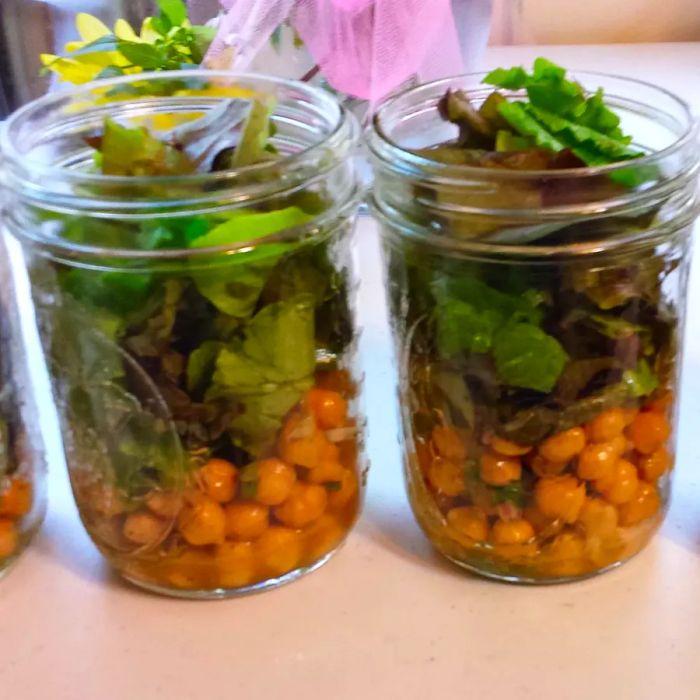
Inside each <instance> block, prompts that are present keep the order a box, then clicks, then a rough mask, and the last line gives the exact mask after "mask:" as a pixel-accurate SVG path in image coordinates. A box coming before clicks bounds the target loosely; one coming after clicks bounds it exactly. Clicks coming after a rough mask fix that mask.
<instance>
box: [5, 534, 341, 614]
mask: <svg viewBox="0 0 700 700" xmlns="http://www.w3.org/2000/svg"><path fill="white" fill-rule="evenodd" d="M341 547H342V543H341V545H340V546H338V547H336V548H335V549H334V550H332V551H330V552H328V553H327V554H325V555H324V556H323V557H321V558H320V559H319V560H318V561H315V562H314V563H313V564H310V565H309V566H304V567H302V568H299V569H294V570H293V571H290V572H289V573H286V574H284V575H282V576H278V577H277V578H270V579H266V580H265V581H259V582H258V583H253V584H251V585H249V586H241V587H239V588H214V589H205V590H202V589H193V590H189V589H186V588H173V587H170V586H159V585H158V584H156V583H148V582H147V581H142V580H140V579H138V578H136V577H135V576H129V574H127V573H124V572H121V571H117V573H118V574H119V575H120V576H121V577H122V578H123V579H124V580H125V581H128V582H129V583H131V584H132V585H134V586H136V587H137V588H140V589H142V590H144V591H148V592H149V593H155V594H157V595H162V596H168V597H170V598H182V599H184V600H224V599H226V598H240V597H243V596H247V595H252V594H254V593H262V592H263V591H268V590H271V589H273V588H278V587H279V586H284V585H285V584H287V583H292V581H296V580H297V579H299V578H301V577H302V576H305V575H306V574H310V573H312V572H313V571H316V569H320V568H321V567H322V566H323V565H324V564H325V563H326V562H327V561H328V560H329V559H330V558H331V557H332V556H333V555H334V554H335V553H336V552H337V551H338V550H339V549H340V548H341ZM0 575H1V574H0Z"/></svg>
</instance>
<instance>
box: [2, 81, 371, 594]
mask: <svg viewBox="0 0 700 700" xmlns="http://www.w3.org/2000/svg"><path fill="white" fill-rule="evenodd" d="M232 80H233V79H232V78H231V77H230V74H220V75H219V77H218V78H216V79H215V78H211V79H210V77H209V76H208V75H207V73H206V72H204V71H200V72H197V73H194V72H192V74H191V76H190V77H189V78H188V77H187V76H185V75H181V74H174V73H173V74H170V75H167V74H166V75H165V76H164V77H162V78H160V77H156V76H155V75H154V76H145V77H138V76H136V77H134V79H133V80H132V81H129V80H122V81H117V83H116V85H114V86H113V87H111V88H110V87H109V85H106V86H104V87H102V84H101V85H100V86H98V87H94V88H92V87H90V86H88V88H87V91H86V95H88V97H89V98H90V99H93V98H94V97H95V96H96V98H95V103H94V104H95V105H96V107H97V109H96V111H97V112H98V114H101V115H102V116H99V118H95V113H94V112H93V111H90V109H89V108H88V107H86V105H89V99H88V97H85V96H79V97H78V105H79V106H78V108H72V109H69V110H66V111H62V112H61V115H60V116H59V120H60V119H63V118H65V115H66V114H68V118H69V120H70V119H73V118H75V116H74V115H75V113H79V111H80V109H84V110H87V112H88V118H87V119H86V124H87V125H88V126H87V127H84V130H85V131H86V133H83V132H81V134H80V137H79V138H80V140H81V141H82V143H81V144H78V145H77V146H75V144H73V146H72V147H71V148H73V147H74V148H76V149H77V151H78V152H79V157H76V158H77V159H78V160H80V168H79V172H80V174H81V176H82V175H85V178H86V179H85V180H84V181H82V180H81V182H80V184H79V185H78V192H79V197H81V198H83V200H82V201H81V202H80V203H79V204H84V202H85V201H86V200H89V204H88V205H87V206H83V207H82V208H81V207H80V206H79V205H78V206H76V207H75V210H74V211H72V212H70V213H67V212H66V208H65V207H53V206H52V202H51V198H50V197H46V199H44V200H42V201H41V202H39V203H37V202H36V201H34V202H32V203H31V205H30V209H28V210H26V211H25V212H24V214H27V216H28V218H29V219H31V221H32V223H31V224H30V225H29V226H28V227H25V228H24V230H20V231H19V233H18V234H16V235H18V236H19V237H20V238H21V239H22V242H23V243H24V245H25V249H26V251H27V254H28V257H29V266H30V273H31V278H32V285H33V294H34V298H35V302H36V305H37V309H38V316H39V323H40V327H41V332H42V335H43V339H44V343H45V347H46V353H47V357H48V358H49V362H50V373H51V374H52V378H53V380H54V384H55V391H56V398H57V403H58V408H59V414H60V417H61V419H62V422H63V428H64V439H65V443H66V451H67V461H68V467H69V470H70V477H71V481H72V485H73V491H74V494H75V498H76V501H77V505H78V508H79V511H80V515H81V518H82V520H83V523H84V524H85V526H86V528H87V530H88V532H89V534H90V535H91V537H92V538H93V540H94V542H95V543H96V544H97V546H98V547H99V548H100V550H101V551H102V552H103V554H105V555H106V557H107V558H108V559H109V560H110V562H111V563H112V564H113V565H114V566H115V567H116V569H117V570H118V571H119V572H120V573H122V574H123V575H124V576H125V577H126V578H127V579H129V580H131V581H132V582H135V583H137V584H139V585H142V586H144V587H147V588H150V589H152V590H156V591H159V592H165V593H175V594H181V595H190V594H191V595H193V596H203V597H207V596H215V597H218V596H221V595H228V594H232V593H236V592H240V591H245V590H257V589H260V588H265V587H269V586H272V585H276V584H277V583H279V582H281V581H285V580H288V579H290V578H293V577H295V576H297V575H299V574H300V573H303V572H304V571H307V570H309V569H311V568H313V567H314V566H316V565H318V564H320V563H322V562H323V561H325V559H327V558H328V556H329V555H330V554H331V553H332V552H333V551H334V550H335V549H336V548H337V547H338V546H339V544H340V543H341V542H342V541H343V539H344V538H345V536H346V534H347V532H348V531H349V529H350V528H351V526H352V525H353V523H354V521H355V519H356V517H357V513H358V510H359V504H360V486H361V479H362V475H361V466H360V463H361V460H360V454H359V448H360V430H361V427H362V426H361V416H359V415H358V406H357V398H358V388H359V387H358V382H357V381H356V379H355V376H354V374H353V365H352V351H353V341H354V337H355V333H354V326H353V321H352V318H351V313H350V305H349V301H350V300H349V289H348V272H347V269H346V268H345V267H344V264H345V258H344V257H343V255H344V247H345V244H346V240H345V238H346V237H345V234H346V233H347V232H348V230H349V228H350V226H351V225H352V221H353V218H354V214H355V208H356V204H357V187H356V183H355V181H354V176H353V174H352V166H351V165H350V164H349V161H348V159H347V158H345V157H342V158H339V159H336V157H335V155H334V153H333V151H332V150H331V145H330V144H326V143H325V142H324V143H322V144H321V146H319V147H318V148H317V150H319V149H320V160H318V161H316V162H314V163H313V164H312V166H313V172H314V174H315V175H316V176H317V177H315V178H309V176H308V175H305V174H304V173H305V168H307V167H308V165H307V164H305V162H304V161H303V160H299V159H297V160H295V159H294V155H293V154H294V153H295V152H296V151H297V150H298V149H299V142H300V141H301V142H302V143H303V139H304V138H309V139H311V140H312V143H311V144H305V147H306V150H304V149H301V151H302V155H303V156H304V157H308V158H311V156H312V155H313V148H314V146H317V144H316V142H315V141H316V140H317V139H318V140H319V141H322V139H321V138H319V137H318V136H317V135H315V134H313V133H312V132H311V128H310V127H308V126H307V127H305V129H306V131H304V130H301V129H300V128H299V127H298V125H297V124H296V122H295V121H294V120H295V119H296V118H297V117H298V114H297V113H295V112H294V110H297V111H299V110H300V109H302V111H303V108H299V107H298V103H294V104H286V105H285V106H284V108H283V109H282V110H281V111H282V113H283V114H282V116H281V117H279V116H276V103H275V100H274V98H273V97H272V95H271V94H268V91H267V90H268V89H269V87H270V86H269V85H268V83H266V82H265V79H261V80H262V87H261V89H260V90H258V89H257V87H256V86H257V85H258V82H260V81H258V82H256V80H257V79H254V78H252V77H249V83H250V85H248V86H247V87H245V86H244V87H241V86H240V85H239V84H238V83H239V82H240V83H241V85H243V84H244V83H245V79H244V78H241V80H240V81H238V80H233V87H230V86H229V85H230V83H231V81H232ZM270 81H271V82H273V83H274V82H275V81H274V79H269V81H268V82H270ZM281 83H282V85H281V86H280V88H279V90H280V92H281V93H285V95H286V92H285V91H289V93H291V94H293V95H296V94H297V93H298V90H308V91H309V92H312V91H313V90H314V89H313V88H299V89H297V88H296V87H294V84H292V83H289V84H287V83H284V81H281ZM224 84H225V85H224ZM222 85H224V86H223V87H222ZM227 86H228V87H227ZM271 92H274V91H271ZM105 94H108V95H110V96H112V98H111V99H110V100H109V101H107V102H105V98H104V95H105ZM314 95H315V93H314V94H313V95H310V96H309V95H306V94H304V96H305V97H306V99H307V103H308V104H309V105H310V108H314V109H319V106H318V105H316V104H313V102H312V99H313V97H314ZM56 99H60V98H56ZM81 99H82V100H83V102H81ZM297 99H298V98H297ZM322 99H323V100H331V98H330V97H325V96H324V97H323V98H322ZM130 100H133V101H134V104H135V105H136V106H134V105H131V106H129V104H128V103H129V101H130ZM177 100H181V105H180V107H181V108H180V109H178V107H177V106H175V108H173V107H172V106H171V105H174V104H175V102H177ZM193 100H194V101H193ZM198 100H201V103H200V101H198ZM105 104H107V105H108V108H107V110H105V107H104V105H105ZM325 104H326V103H325V102H323V105H322V106H325ZM333 104H335V103H333ZM154 105H155V106H154ZM162 105H165V107H164V108H163V109H160V107H162ZM193 105H194V106H193ZM125 106H126V107H127V108H126V109H125ZM130 108H133V109H134V112H133V113H132V112H130V111H129V109H130ZM140 108H142V111H141V112H139V109H140ZM329 109H330V108H329ZM120 110H121V111H120ZM105 111H107V112H108V115H107V116H104V112H105ZM134 113H135V114H136V116H135V117H134V116H133V115H134ZM344 118H345V115H344V112H343V111H342V109H340V108H337V114H336V116H335V117H334V121H333V124H331V126H330V127H328V130H329V131H332V134H333V135H334V137H335V138H338V139H340V138H341V137H342V138H344V139H347V143H345V142H344V141H341V142H340V146H338V148H339V149H340V150H343V149H344V148H346V147H348V148H350V147H351V146H352V138H353V136H352V135H353V134H354V133H355V132H354V127H353V126H352V124H350V126H348V123H347V122H342V123H341V125H340V126H339V125H338V124H337V123H335V122H338V121H341V120H343V119H344ZM316 119H317V121H316V123H315V124H314V126H316V127H318V128H320V125H321V124H322V123H323V122H322V120H321V117H319V116H318V114H317V113H316ZM280 124H281V126H280V127H279V129H280V131H279V132H278V126H279V125H280ZM343 124H344V126H343ZM353 124H354V123H353ZM68 128H70V127H68ZM287 128H290V129H291V131H290V132H286V131H285V129H287ZM324 128H325V127H324ZM11 129H12V126H11V127H10V130H11ZM308 132H311V135H309V133H308ZM344 133H345V136H343V134H344ZM276 134H277V138H275V135H276ZM300 134H301V136H300ZM280 137H281V138H280ZM72 138H73V139H74V140H75V137H72ZM295 139H296V141H295ZM285 149H291V154H290V153H288V152H285ZM287 156H289V158H287ZM287 160H289V161H291V163H292V166H293V167H294V168H296V169H295V170H294V171H288V170H286V169H285V168H286V167H287V168H288V167H292V166H286V165H285V164H286V162H287ZM68 169H69V170H70V168H68ZM72 175H74V173H70V172H69V173H68V175H67V177H68V178H70V177H71V176H72ZM304 178H307V179H304ZM79 179H80V178H79ZM341 185H342V187H341ZM251 192H252V193H253V194H251ZM71 201H73V200H71ZM241 201H243V202H244V204H243V205H241V204H240V202H241ZM125 211H126V212H127V213H124V212H125ZM28 212H30V213H28ZM25 221H26V220H25ZM10 228H11V230H12V231H13V232H16V231H17V228H18V227H13V226H12V223H11V224H10ZM47 231H48V234H47V235H45V234H46V232H47Z"/></svg>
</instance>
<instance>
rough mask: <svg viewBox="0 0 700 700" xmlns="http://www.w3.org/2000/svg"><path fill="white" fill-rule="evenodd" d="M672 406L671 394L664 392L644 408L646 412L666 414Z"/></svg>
mask: <svg viewBox="0 0 700 700" xmlns="http://www.w3.org/2000/svg"><path fill="white" fill-rule="evenodd" d="M672 404H673V394H672V393H671V392H670V391H667V392H665V393H664V394H662V395H661V396H658V397H657V398H655V399H652V400H651V401H650V402H649V403H648V404H647V405H646V406H645V408H646V409H647V410H648V411H654V412H655V413H663V414H666V413H668V412H669V410H670V408H671V406H672Z"/></svg>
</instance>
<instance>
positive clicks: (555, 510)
mask: <svg viewBox="0 0 700 700" xmlns="http://www.w3.org/2000/svg"><path fill="white" fill-rule="evenodd" d="M589 77H590V76H589ZM593 77H595V76H593ZM455 82H456V81H455ZM435 85H436V86H437V85H439V84H438V83H436V84H435ZM484 86H490V89H489V88H485V87H484ZM435 89H436V91H437V87H436V88H435ZM415 92H416V98H415V105H419V106H420V108H421V109H422V112H420V114H421V117H420V118H419V117H417V118H416V119H417V120H419V119H422V121H420V127H421V129H422V132H424V133H429V132H430V129H431V127H430V124H428V123H427V122H428V121H429V118H430V117H426V116H425V115H426V114H430V115H432V116H433V118H434V120H440V119H441V120H443V121H444V122H449V123H451V124H453V125H455V126H456V127H457V131H458V134H457V136H456V138H454V139H450V140H448V141H444V142H440V143H437V144H432V145H427V146H425V147H421V148H413V149H411V150H410V152H409V153H408V154H406V152H405V151H404V154H405V159H406V160H405V164H404V163H400V164H399V165H398V166H397V168H400V167H404V166H405V168H406V171H407V172H410V173H412V177H413V179H412V180H410V187H411V191H412V193H413V198H412V199H411V200H410V203H409V204H402V201H403V198H405V190H403V189H401V188H400V187H398V186H397V185H396V182H397V180H398V178H399V177H400V176H398V175H396V176H394V174H393V173H394V171H392V178H395V179H390V178H389V176H387V177H386V180H383V177H382V170H381V169H382V168H384V167H386V168H387V171H389V170H390V169H391V168H392V167H393V165H392V164H388V165H386V166H385V165H384V163H383V162H382V161H381V158H382V153H381V148H383V146H380V147H377V146H376V145H373V146H372V147H373V148H374V149H375V154H379V156H378V159H379V162H380V165H379V167H380V171H379V172H380V175H379V177H378V180H377V183H378V184H377V186H376V192H375V208H376V210H377V212H378V214H379V215H380V216H381V217H382V220H383V222H384V225H385V227H386V229H387V231H388V233H387V235H386V241H387V243H386V245H387V255H388V260H389V273H388V278H389V285H390V292H391V295H392V302H393V307H394V312H393V313H394V326H395V331H396V334H397V339H398V345H399V351H400V353H401V357H400V364H401V368H402V396H403V400H404V406H403V413H404V430H405V433H406V435H407V436H408V448H407V449H408V452H409V454H408V457H407V472H408V487H409V495H410V499H411V503H412V506H413V509H414V512H415V513H416V516H417V518H418V520H419V522H420V524H421V525H422V527H423V529H424V530H425V531H426V533H427V534H428V536H429V538H430V539H431V541H432V542H433V543H434V544H435V545H436V547H437V548H438V549H439V550H440V551H441V552H443V553H444V554H446V555H447V556H448V557H449V558H450V559H452V560H453V561H455V562H456V563H458V564H461V565H463V566H465V567H467V568H469V569H472V570H474V571H477V572H480V573H484V574H486V575H490V576H493V577H496V578H502V579H508V580H519V581H532V582H537V581H555V580H562V579H569V578H577V577H581V576H585V575H588V574H592V573H595V572H598V571H601V570H604V569H606V568H609V567H610V566H613V565H615V564H618V563H619V562H621V561H623V560H625V559H627V558H628V557H630V556H631V555H633V554H635V553H636V552H638V551H639V550H640V549H641V548H642V547H643V546H644V544H645V543H646V542H647V541H648V540H649V538H650V537H651V534H652V533H653V532H654V531H655V529H656V528H657V527H658V525H659V523H660V521H661V519H662V516H663V512H664V510H665V507H666V504H667V501H668V493H669V479H670V474H671V471H672V468H673V464H674V440H675V435H674V420H675V410H676V406H677V394H678V369H679V368H678V364H679V360H678V358H679V353H680V337H679V334H680V331H681V328H682V326H681V322H682V309H683V304H684V295H685V282H686V279H687V262H688V242H689V232H690V228H689V224H690V222H691V221H692V218H693V216H694V213H695V205H694V203H693V201H694V200H693V195H692V192H691V191H692V189H693V188H692V183H691V180H692V171H688V172H690V175H688V172H686V173H685V174H684V175H683V177H684V178H686V177H687V178H690V179H688V180H687V181H686V180H683V181H684V182H686V185H682V184H679V185H678V188H679V189H678V190H677V191H675V192H673V191H672V189H666V190H665V191H664V188H665V187H668V182H666V181H665V180H664V175H663V172H662V168H661V166H659V165H658V164H654V163H653V162H651V160H650V159H646V158H645V156H647V155H649V151H648V150H646V149H644V148H643V147H641V146H638V145H637V144H636V143H635V141H634V140H633V137H632V136H631V135H629V134H626V133H624V132H623V130H622V128H621V120H620V117H619V116H618V114H617V113H616V112H615V111H614V110H613V109H612V108H611V107H610V105H609V104H608V102H607V100H606V95H605V94H604V92H603V90H602V89H599V90H597V91H591V90H586V89H584V87H583V86H582V85H581V84H580V83H579V82H577V81H575V80H573V79H570V78H569V77H568V76H567V74H566V71H565V70H564V69H563V68H561V67H559V66H557V65H555V64H553V63H551V62H550V61H547V60H545V59H538V60H537V61H536V62H535V64H534V68H533V70H532V71H531V72H528V71H527V70H525V69H523V68H520V67H516V68H512V69H498V70H495V71H493V72H491V73H490V74H488V75H487V76H486V77H485V79H484V80H483V84H482V86H481V87H480V88H478V89H474V90H470V91H469V92H467V91H463V90H459V89H448V90H447V91H446V92H445V90H444V88H443V94H442V97H441V98H440V99H439V100H436V103H435V109H434V112H427V111H426V108H425V105H426V104H427V100H428V97H427V95H428V92H427V91H426V90H425V89H421V88H418V89H417V90H416V91H415ZM409 98H410V95H408V94H407V96H405V97H401V96H400V97H398V98H396V106H395V107H393V105H391V104H389V106H388V107H387V108H386V111H385V112H384V113H382V109H381V108H380V111H379V116H378V117H377V118H376V120H375V128H376V129H377V131H378V132H380V133H381V132H382V130H384V131H383V136H382V138H385V140H386V141H391V140H392V134H393V132H391V133H390V134H389V136H387V133H388V132H390V129H391V128H394V125H400V126H396V130H397V132H398V131H400V130H401V129H403V132H402V133H403V134H404V135H405V134H406V133H409V127H407V126H406V122H408V121H409V120H408V118H406V119H404V120H403V121H401V119H399V117H396V119H395V122H394V121H392V119H393V118H394V113H393V112H391V113H390V114H389V110H390V109H392V108H394V109H395V111H396V114H397V115H399V114H400V115H401V116H402V117H406V115H408V114H410V109H409V107H408V106H407V105H408V104H409ZM402 100H403V101H402ZM418 112H419V109H418V107H416V114H418ZM387 124H389V125H390V126H387ZM416 130H417V128H416ZM396 138H397V139H398V137H396ZM375 144H376V142H375ZM395 147H396V144H395V143H393V144H392V145H391V148H395ZM406 150H408V149H406ZM401 157H404V156H401ZM387 162H388V159H387ZM409 168H410V170H409ZM414 173H419V174H414ZM401 176H404V175H403V173H402V175H401ZM407 180H408V177H407ZM688 183H690V184H688ZM689 192H690V194H689ZM674 198H676V199H677V201H680V202H683V204H682V209H681V214H680V215H678V216H676V218H675V219H674V218H672V217H671V216H669V214H668V210H669V209H670V208H672V206H671V204H670V203H672V202H674V201H676V199H674ZM395 203H396V204H395ZM394 204H395V208H393V207H394ZM402 208H403V209H402ZM397 210H399V211H402V212H408V213H407V214H403V215H404V216H405V219H403V220H402V222H401V225H402V228H399V227H398V226H396V224H395V223H394V222H395V221H396V213H395V212H396V211H397Z"/></svg>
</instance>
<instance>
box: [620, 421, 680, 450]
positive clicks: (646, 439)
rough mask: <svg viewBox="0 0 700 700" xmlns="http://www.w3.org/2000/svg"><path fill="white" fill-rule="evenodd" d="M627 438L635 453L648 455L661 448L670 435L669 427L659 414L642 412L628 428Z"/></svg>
mask: <svg viewBox="0 0 700 700" xmlns="http://www.w3.org/2000/svg"><path fill="white" fill-rule="evenodd" d="M628 430H629V437H630V439H631V440H632V442H633V443H634V447H635V449H636V450H637V452H641V453H642V454H643V455H649V454H651V453H652V452H654V451H655V450H657V449H658V448H659V447H661V446H662V445H663V444H664V443H665V442H666V440H668V437H669V435H670V434H671V426H670V425H669V424H668V421H667V420H666V418H664V416H663V415H662V414H661V413H655V412H652V411H643V412H642V413H640V414H639V415H638V416H637V417H636V418H635V419H634V421H633V422H632V425H630V427H629V429H628Z"/></svg>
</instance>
